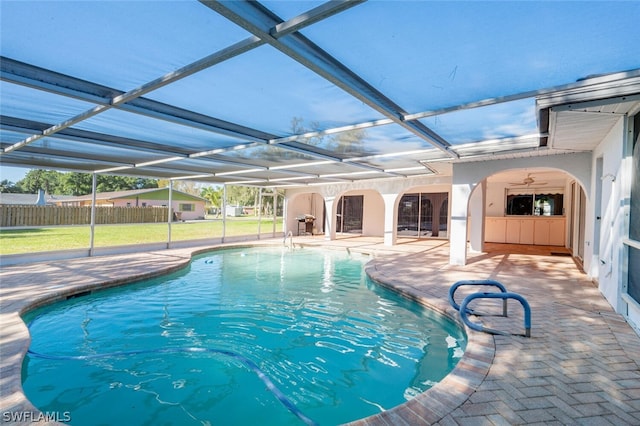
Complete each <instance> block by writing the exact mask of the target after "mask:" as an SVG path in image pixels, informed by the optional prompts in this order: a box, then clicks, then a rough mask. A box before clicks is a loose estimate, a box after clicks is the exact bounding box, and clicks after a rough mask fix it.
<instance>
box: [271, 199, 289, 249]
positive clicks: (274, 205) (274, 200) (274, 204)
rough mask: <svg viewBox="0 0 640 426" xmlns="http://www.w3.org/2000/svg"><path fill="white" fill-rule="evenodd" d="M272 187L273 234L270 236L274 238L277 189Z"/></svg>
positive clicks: (276, 216) (276, 218)
mask: <svg viewBox="0 0 640 426" xmlns="http://www.w3.org/2000/svg"><path fill="white" fill-rule="evenodd" d="M272 189H273V231H272V234H273V235H272V236H273V237H274V238H275V236H276V220H278V190H277V189H276V188H275V187H274V188H272ZM283 220H284V219H283ZM283 228H284V226H283ZM285 235H286V234H285Z"/></svg>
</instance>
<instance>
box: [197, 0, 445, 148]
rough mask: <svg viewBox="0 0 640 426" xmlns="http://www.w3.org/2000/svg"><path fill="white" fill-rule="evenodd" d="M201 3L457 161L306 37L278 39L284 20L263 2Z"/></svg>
mask: <svg viewBox="0 0 640 426" xmlns="http://www.w3.org/2000/svg"><path fill="white" fill-rule="evenodd" d="M200 1H201V3H203V4H205V5H206V6H207V7H209V8H211V9H212V10H214V11H216V12H218V13H219V14H221V15H222V16H224V17H225V18H227V19H229V20H230V21H232V22H235V23H236V24H238V25H239V26H240V27H242V28H244V29H245V30H247V31H249V32H251V33H252V34H254V35H256V36H257V37H259V38H260V39H261V40H263V41H265V42H267V43H268V44H270V45H271V46H273V47H274V48H276V49H278V50H280V51H281V52H283V53H284V54H286V55H287V56H289V57H291V58H292V59H294V60H295V61H297V62H299V63H300V64H302V65H304V66H305V67H307V68H308V69H310V70H312V71H313V72H315V73H316V74H318V75H320V76H321V77H323V78H325V79H326V80H328V81H330V82H331V83H333V84H335V85H336V86H338V87H340V88H342V89H343V90H344V91H346V92H347V93H348V94H350V95H351V96H353V97H355V98H357V99H358V100H360V101H362V102H364V103H365V104H366V105H368V106H370V107H371V108H373V109H375V110H376V111H378V112H380V113H381V114H383V115H384V116H385V117H387V118H389V119H391V120H393V122H395V123H396V124H398V125H400V126H402V127H404V128H405V129H407V130H408V131H410V132H411V133H413V134H415V135H417V136H419V137H420V138H422V139H424V140H426V141H427V142H429V143H431V144H432V145H434V146H435V147H436V148H438V149H440V150H442V151H444V152H445V153H446V154H447V155H448V156H450V157H453V158H457V154H456V153H455V152H453V151H452V150H451V149H450V144H449V143H448V142H447V141H446V140H444V139H443V138H442V137H441V136H439V135H438V134H436V133H435V132H434V131H433V130H431V129H429V128H428V127H427V126H425V125H424V124H422V123H421V122H419V121H405V120H404V117H405V116H406V115H407V112H406V111H404V110H403V109H402V108H400V107H399V106H398V105H396V104H395V103H394V102H393V101H392V100H391V99H389V98H387V97H386V96H385V95H384V94H383V93H381V92H379V91H378V90H377V89H375V88H374V87H373V86H371V85H370V84H369V83H367V82H366V81H365V80H363V79H362V78H360V77H359V76H358V75H356V74H355V73H354V72H353V71H351V70H350V69H349V68H347V67H346V66H344V65H343V64H342V63H340V62H339V61H338V60H336V59H335V58H333V57H332V56H331V55H329V54H328V53H327V52H325V51H324V50H322V49H321V48H320V47H319V46H317V45H316V44H314V43H313V42H311V41H310V40H309V39H307V38H306V37H304V36H303V35H302V34H300V33H298V32H296V33H292V34H289V35H287V36H286V37H275V36H274V34H273V32H272V30H271V29H272V28H275V27H277V26H278V25H281V24H282V22H283V20H282V19H280V18H279V17H278V16H277V15H275V14H273V13H272V12H271V11H270V10H268V9H267V8H265V7H264V6H262V5H261V4H260V3H257V2H248V1H231V2H218V1H212V0H200Z"/></svg>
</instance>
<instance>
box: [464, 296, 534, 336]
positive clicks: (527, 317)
mask: <svg viewBox="0 0 640 426" xmlns="http://www.w3.org/2000/svg"><path fill="white" fill-rule="evenodd" d="M475 299H502V300H503V301H506V300H507V299H515V300H517V301H518V302H520V304H521V305H522V307H523V309H524V330H525V334H524V335H525V337H531V307H530V306H529V302H527V300H526V299H525V298H524V297H522V296H521V295H519V294H518V293H509V292H506V293H488V292H484V293H474V294H470V295H469V296H467V297H465V298H464V300H463V301H462V304H461V305H460V318H461V319H462V322H464V323H465V324H466V325H467V326H468V327H469V328H471V329H472V330H476V331H484V332H486V333H491V334H501V335H507V336H508V335H510V334H511V333H506V332H504V331H499V330H494V329H491V328H487V327H484V326H483V325H481V324H477V323H474V322H471V320H469V317H468V316H467V315H468V314H469V313H470V312H469V309H468V308H467V305H468V304H469V303H470V302H471V301H473V300H475Z"/></svg>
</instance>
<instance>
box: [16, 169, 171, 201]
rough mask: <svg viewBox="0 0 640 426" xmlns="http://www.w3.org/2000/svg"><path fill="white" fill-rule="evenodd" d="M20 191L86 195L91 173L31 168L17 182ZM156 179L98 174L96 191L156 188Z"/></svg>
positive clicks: (90, 183) (89, 185) (90, 185)
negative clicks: (42, 190)
mask: <svg viewBox="0 0 640 426" xmlns="http://www.w3.org/2000/svg"><path fill="white" fill-rule="evenodd" d="M17 186H19V187H21V188H22V192H25V193H29V194H35V193H37V192H38V190H39V189H44V190H45V191H46V192H47V193H48V194H60V195H75V196H78V195H87V194H90V193H91V190H92V188H93V175H92V174H91V173H77V172H70V173H61V172H57V171H52V170H31V171H29V173H27V175H26V176H25V177H24V178H23V179H22V180H20V181H19V182H18V183H17ZM157 187H158V181H157V179H147V178H141V177H131V176H115V175H98V177H97V179H96V190H97V191H98V192H113V191H126V190H131V189H143V188H157Z"/></svg>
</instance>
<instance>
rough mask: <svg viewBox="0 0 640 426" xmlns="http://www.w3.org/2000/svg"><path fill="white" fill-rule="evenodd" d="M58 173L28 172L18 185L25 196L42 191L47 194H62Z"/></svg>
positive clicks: (44, 171)
mask: <svg viewBox="0 0 640 426" xmlns="http://www.w3.org/2000/svg"><path fill="white" fill-rule="evenodd" d="M60 175H61V173H60V172H56V171H52V170H30V171H29V172H28V173H27V174H26V175H25V177H24V178H23V179H22V180H20V181H18V185H19V186H20V187H21V188H22V189H23V191H24V192H25V193H27V194H36V193H37V192H38V190H40V189H44V190H45V192H46V193H47V194H63V192H62V191H61V190H60V189H61V188H60Z"/></svg>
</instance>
